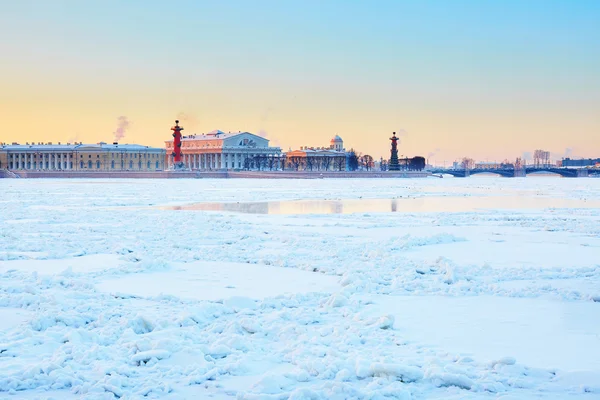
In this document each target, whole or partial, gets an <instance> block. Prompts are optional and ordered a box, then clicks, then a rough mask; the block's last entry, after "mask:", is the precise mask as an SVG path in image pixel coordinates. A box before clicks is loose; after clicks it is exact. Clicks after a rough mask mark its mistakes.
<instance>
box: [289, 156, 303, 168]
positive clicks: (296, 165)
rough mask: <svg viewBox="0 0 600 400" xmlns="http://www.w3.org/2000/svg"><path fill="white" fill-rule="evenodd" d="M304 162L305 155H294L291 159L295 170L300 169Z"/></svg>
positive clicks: (290, 161)
mask: <svg viewBox="0 0 600 400" xmlns="http://www.w3.org/2000/svg"><path fill="white" fill-rule="evenodd" d="M303 163H304V157H299V156H293V157H290V159H289V165H290V166H291V167H292V168H293V169H294V170H295V171H298V170H299V169H300V166H301V165H302V164H303Z"/></svg>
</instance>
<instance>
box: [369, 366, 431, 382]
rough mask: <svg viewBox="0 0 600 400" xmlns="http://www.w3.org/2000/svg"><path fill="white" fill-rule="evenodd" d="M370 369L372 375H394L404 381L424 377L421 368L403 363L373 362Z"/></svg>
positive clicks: (412, 380)
mask: <svg viewBox="0 0 600 400" xmlns="http://www.w3.org/2000/svg"><path fill="white" fill-rule="evenodd" d="M369 370H370V375H372V376H393V377H397V378H399V379H400V380H401V381H402V382H414V381H418V380H419V379H422V378H423V372H421V370H420V369H419V368H417V367H409V366H406V365H401V364H391V363H373V364H371V367H370V369H369Z"/></svg>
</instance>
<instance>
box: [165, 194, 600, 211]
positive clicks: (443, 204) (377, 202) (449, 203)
mask: <svg viewBox="0 0 600 400" xmlns="http://www.w3.org/2000/svg"><path fill="white" fill-rule="evenodd" d="M159 208H161V209H163V210H191V211H221V212H234V213H244V214H279V215H294V214H353V213H366V212H383V213H386V212H393V213H395V212H466V211H477V210H485V209H487V210H490V209H537V210H542V209H546V208H600V201H587V200H579V199H561V198H550V197H529V196H512V197H510V196H504V197H501V196H489V197H478V196H466V197H418V198H400V199H345V200H289V201H269V202H267V201H264V202H245V203H193V204H185V205H178V206H163V207H159Z"/></svg>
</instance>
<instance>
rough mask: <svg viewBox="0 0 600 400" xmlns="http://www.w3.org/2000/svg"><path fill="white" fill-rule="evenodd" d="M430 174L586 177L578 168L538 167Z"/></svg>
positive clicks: (442, 170)
mask: <svg viewBox="0 0 600 400" xmlns="http://www.w3.org/2000/svg"><path fill="white" fill-rule="evenodd" d="M429 172H431V174H435V175H438V174H447V175H452V176H454V177H457V178H466V177H468V176H470V175H475V174H496V175H500V176H503V177H505V178H513V177H515V176H526V175H529V174H534V173H551V174H557V175H560V176H562V177H565V178H577V177H586V176H588V171H587V169H578V168H555V167H548V168H540V167H526V168H521V169H516V170H515V169H514V168H497V169H496V168H475V169H442V168H438V169H433V170H431V171H429Z"/></svg>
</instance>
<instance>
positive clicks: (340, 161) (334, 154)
mask: <svg viewBox="0 0 600 400" xmlns="http://www.w3.org/2000/svg"><path fill="white" fill-rule="evenodd" d="M285 156H286V160H287V168H288V169H294V170H297V171H298V170H310V171H314V170H316V171H345V170H346V168H347V154H346V149H344V141H343V140H342V138H341V137H339V136H338V135H336V136H335V137H334V138H333V139H331V141H330V144H329V147H308V146H302V147H300V149H299V150H293V151H288V152H287V153H286V154H285Z"/></svg>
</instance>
